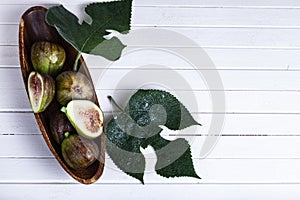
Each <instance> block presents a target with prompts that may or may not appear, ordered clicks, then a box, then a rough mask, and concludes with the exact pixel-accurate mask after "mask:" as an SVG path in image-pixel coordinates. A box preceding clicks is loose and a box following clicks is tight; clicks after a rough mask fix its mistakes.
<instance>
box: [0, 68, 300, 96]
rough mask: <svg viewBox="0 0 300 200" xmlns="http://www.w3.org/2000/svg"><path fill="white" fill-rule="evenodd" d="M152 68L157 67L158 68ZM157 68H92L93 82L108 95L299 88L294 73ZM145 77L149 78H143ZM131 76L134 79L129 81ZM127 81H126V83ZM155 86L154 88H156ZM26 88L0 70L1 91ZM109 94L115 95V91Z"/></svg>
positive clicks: (13, 73) (12, 72)
mask: <svg viewBox="0 0 300 200" xmlns="http://www.w3.org/2000/svg"><path fill="white" fill-rule="evenodd" d="M153 66H154V67H155V66H156V65H153ZM154 67H152V68H151V66H150V68H148V67H147V66H141V67H138V66H136V68H123V67H119V68H117V66H115V67H110V68H107V69H105V68H90V73H91V76H92V79H93V83H94V85H95V87H96V89H97V90H99V92H100V91H101V92H105V91H106V90H136V89H138V88H140V87H142V86H144V85H145V84H150V82H155V83H156V84H158V85H159V84H160V85H165V86H166V87H168V89H169V90H172V91H173V90H174V91H177V90H184V91H192V90H193V91H235V92H238V91H240V92H247V91H274V92H276V91H277V92H298V90H299V88H300V79H299V76H300V71H294V70H285V71H284V70H283V71H279V70H219V71H216V70H206V69H203V70H196V69H191V68H189V69H184V68H180V69H176V68H172V67H168V66H166V67H160V68H156V69H155V68H154ZM216 74H217V75H219V76H220V79H221V80H222V85H219V84H215V85H212V86H211V87H209V86H208V85H207V81H211V80H216V78H217V77H216ZM145 75H146V76H147V78H143V77H144V76H145ZM12 77H14V78H12ZM130 77H135V80H134V81H133V80H128V81H126V80H127V79H128V78H129V79H130ZM166 77H168V78H166ZM151 80H152V81H151ZM124 81H126V82H125V83H124ZM121 83H123V84H121ZM176 83H177V84H176ZM179 83H180V84H179ZM153 87H155V86H154V85H153ZM157 87H158V86H157ZM24 88H25V85H24V83H23V80H22V76H21V70H20V69H19V68H0V90H2V92H4V91H6V92H5V93H7V92H8V91H10V90H13V91H16V92H17V93H24V92H22V90H24ZM109 92H110V93H113V91H109ZM129 92H131V91H129ZM13 93H14V92H10V94H7V95H13ZM2 94H3V93H2ZM24 94H25V93H24ZM24 94H23V96H24Z"/></svg>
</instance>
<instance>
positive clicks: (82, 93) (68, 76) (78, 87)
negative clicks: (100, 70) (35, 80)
mask: <svg viewBox="0 0 300 200" xmlns="http://www.w3.org/2000/svg"><path fill="white" fill-rule="evenodd" d="M56 88H57V94H56V99H57V101H58V102H59V103H60V104H61V105H66V104H67V103H68V102H69V101H71V100H74V99H87V100H91V99H92V98H93V95H94V89H93V86H92V84H91V82H90V81H89V80H88V79H87V77H86V76H85V75H84V74H82V73H80V72H74V71H65V72H63V73H61V74H59V75H58V76H57V77H56Z"/></svg>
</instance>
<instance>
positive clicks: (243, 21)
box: [0, 5, 300, 27]
mask: <svg viewBox="0 0 300 200" xmlns="http://www.w3.org/2000/svg"><path fill="white" fill-rule="evenodd" d="M47 6H48V7H49V5H47ZM29 7H30V5H6V6H5V7H1V8H0V11H1V13H2V15H1V16H0V22H1V24H17V23H18V22H19V19H20V16H21V15H22V13H23V12H24V11H25V10H26V9H28V8H29ZM69 8H72V6H69ZM74 10H76V9H74ZM211 13H214V14H213V15H212V14H211ZM224 16H226V17H224ZM299 16H300V14H299V12H298V10H296V9H235V8H194V7H187V8H182V7H175V8H171V7H136V8H134V10H133V17H132V24H133V25H138V26H201V27H215V26H216V27H299V25H300V22H298V20H297V19H298V18H299Z"/></svg>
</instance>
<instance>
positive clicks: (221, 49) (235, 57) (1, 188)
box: [0, 0, 300, 200]
mask: <svg viewBox="0 0 300 200" xmlns="http://www.w3.org/2000/svg"><path fill="white" fill-rule="evenodd" d="M59 2H60V3H63V4H65V5H66V6H67V7H68V8H70V9H72V8H73V9H74V10H76V9H77V11H78V7H80V6H82V5H84V4H86V3H87V2H90V1H88V0H74V1H71V0H70V1H67V0H64V1H57V0H49V1H46V0H39V1H34V0H26V1H25V0H14V1H10V0H2V1H1V2H0V13H1V14H0V92H1V93H0V94H1V95H0V97H1V100H0V169H1V170H0V199H1V200H2V199H3V200H6V199H64V200H66V199H82V198H94V199H96V198H99V199H100V198H101V199H108V198H109V199H121V198H122V199H129V198H130V199H165V198H168V199H171V198H173V199H179V198H180V199H183V198H184V199H270V198H271V197H272V199H298V198H299V197H300V137H299V136H300V125H299V121H300V93H299V89H300V1H299V0H285V1H280V0H252V1H243V0H185V1H184V0H135V1H134V7H133V16H132V29H133V30H137V29H142V28H155V29H162V28H163V29H167V30H171V31H174V32H177V33H180V34H182V35H184V36H186V37H187V38H190V39H192V40H194V41H195V42H196V43H197V44H198V45H199V47H202V48H203V49H204V51H205V52H206V53H207V54H208V56H209V57H210V58H211V60H212V61H213V62H214V64H215V67H216V69H215V70H216V71H217V72H218V73H219V75H220V77H221V79H222V82H223V86H224V88H223V89H222V88H213V89H207V88H205V87H202V86H199V85H197V83H196V82H195V85H192V88H193V90H192V91H184V90H181V91H178V92H183V93H184V92H193V93H194V94H195V96H196V97H197V99H198V100H199V101H198V102H199V105H200V107H201V109H200V110H192V112H193V115H194V116H195V117H198V118H199V121H200V122H201V123H202V124H203V128H202V129H201V131H200V132H199V133H197V134H196V135H190V137H194V139H193V143H192V144H191V145H192V151H193V160H194V164H195V168H196V171H197V173H198V174H199V175H200V176H201V177H202V179H201V180H197V179H193V178H174V179H166V178H162V177H159V176H158V175H156V174H155V173H154V172H153V170H151V169H153V166H150V165H149V166H148V165H147V168H148V169H149V173H146V175H145V185H141V184H140V183H139V182H138V181H136V180H135V179H133V178H131V177H129V176H127V175H125V174H124V173H122V172H120V171H119V170H117V169H116V168H115V167H114V166H113V164H112V162H111V160H110V159H109V158H107V167H106V168H105V170H104V174H103V176H102V177H101V178H100V179H99V180H98V181H97V182H96V183H95V184H93V185H89V186H85V185H81V184H78V183H77V182H75V181H74V180H73V179H71V178H70V176H69V175H68V174H66V173H65V172H64V171H63V170H62V168H61V167H60V166H59V164H58V163H57V161H56V160H55V159H54V157H53V156H52V154H51V153H50V151H49V150H48V148H47V146H46V144H45V142H44V141H43V138H42V136H41V133H40V131H39V129H38V127H37V125H36V123H35V119H34V116H33V113H32V112H31V109H30V105H29V102H28V100H27V96H26V93H25V91H24V86H23V82H22V79H21V73H20V66H19V59H18V23H19V19H20V17H21V15H22V13H23V12H24V11H25V10H26V9H28V8H29V7H31V6H33V5H43V6H45V7H50V6H52V5H55V4H58V3H59ZM71 2H72V3H71ZM150 46H151V45H150ZM158 47H159V48H161V49H163V48H164V46H159V45H158ZM128 48H133V47H131V46H128ZM175 48H182V49H186V50H189V49H193V48H195V47H190V46H184V45H183V46H180V45H177V46H175ZM152 53H153V55H152V54H148V57H147V54H146V55H145V54H143V55H142V54H140V55H139V54H137V55H139V56H136V57H135V58H133V59H132V60H131V62H132V63H131V62H130V61H128V62H129V63H127V65H126V66H121V65H120V66H119V67H118V66H117V67H115V68H114V67H113V68H110V69H108V70H106V71H105V68H103V66H97V65H98V63H97V62H98V61H96V60H93V59H94V58H92V57H89V56H87V55H85V57H86V58H87V60H88V61H90V63H91V64H90V71H91V74H92V76H93V79H94V84H95V85H97V83H98V81H99V76H100V74H101V73H103V72H104V71H105V72H107V73H109V74H110V75H109V76H110V77H111V79H110V80H111V81H112V82H106V84H105V85H100V86H99V87H98V85H97V89H98V90H97V92H98V96H99V98H100V102H101V104H102V108H103V110H104V111H105V112H106V114H107V113H109V111H110V109H111V107H110V106H109V103H108V102H107V99H106V95H107V94H111V93H113V92H114V89H115V88H113V87H110V85H113V84H115V82H114V81H117V80H118V79H120V77H122V76H124V74H126V73H127V72H128V71H130V70H131V69H132V67H133V66H134V64H137V63H139V62H143V63H144V64H145V63H146V64H147V63H149V64H151V62H153V61H154V60H156V61H160V62H168V63H169V64H170V65H172V66H173V67H175V68H176V71H177V72H178V73H179V74H184V76H186V77H189V76H190V77H192V76H193V74H195V73H196V72H195V71H193V70H191V69H190V70H186V69H182V66H181V63H180V62H179V61H178V62H175V61H173V60H172V59H168V58H166V57H164V56H159V54H155V52H152ZM149 56H151V58H149ZM131 64H132V66H131ZM126 70H127V71H126ZM147 70H148V72H151V71H155V69H151V68H150V69H147ZM203 70H208V69H203ZM191 79H193V78H191ZM126 89H129V90H132V89H136V88H126ZM214 92H215V93H218V92H224V93H225V97H226V110H225V112H218V111H216V112H212V110H211V102H209V98H207V96H208V94H209V93H214ZM188 106H189V105H188ZM222 114H225V123H224V127H223V130H222V132H221V135H222V136H221V138H220V140H219V142H218V143H217V145H216V146H215V148H214V149H213V151H212V152H211V153H210V154H209V155H208V156H207V157H205V158H204V159H201V158H200V157H199V150H200V148H201V146H199V145H200V144H201V142H202V141H203V138H204V137H203V136H199V134H204V133H205V132H206V131H207V130H208V128H207V127H209V123H210V118H211V116H212V115H222ZM187 137H188V136H187ZM151 159H152V161H153V159H154V158H150V160H151Z"/></svg>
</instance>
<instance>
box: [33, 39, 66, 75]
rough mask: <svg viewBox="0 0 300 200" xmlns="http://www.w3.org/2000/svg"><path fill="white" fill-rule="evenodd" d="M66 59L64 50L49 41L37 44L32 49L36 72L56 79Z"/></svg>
mask: <svg viewBox="0 0 300 200" xmlns="http://www.w3.org/2000/svg"><path fill="white" fill-rule="evenodd" d="M65 59H66V52H65V50H64V48H63V47H62V46H60V45H58V44H54V43H50V42H47V41H39V42H35V43H34V44H33V45H32V47H31V62H32V65H33V67H34V69H35V70H36V71H38V72H39V73H44V74H48V75H50V76H53V77H55V76H56V75H57V74H58V73H59V72H60V71H61V70H62V67H63V65H64V62H65Z"/></svg>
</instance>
